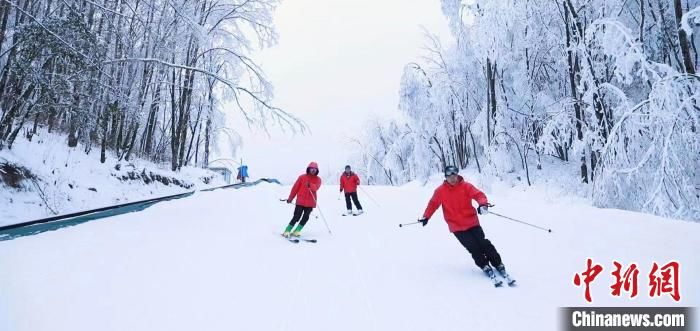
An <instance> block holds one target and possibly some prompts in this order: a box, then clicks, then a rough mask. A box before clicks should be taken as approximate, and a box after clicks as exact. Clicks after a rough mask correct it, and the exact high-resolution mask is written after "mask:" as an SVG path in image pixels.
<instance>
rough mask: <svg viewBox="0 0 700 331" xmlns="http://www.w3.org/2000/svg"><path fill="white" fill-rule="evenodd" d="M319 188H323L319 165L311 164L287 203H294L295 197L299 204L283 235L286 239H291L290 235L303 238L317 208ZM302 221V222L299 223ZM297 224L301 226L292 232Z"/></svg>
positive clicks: (295, 186)
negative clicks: (310, 217)
mask: <svg viewBox="0 0 700 331" xmlns="http://www.w3.org/2000/svg"><path fill="white" fill-rule="evenodd" d="M319 188H321V178H320V177H318V164H316V162H311V163H309V166H308V167H306V173H305V174H303V175H301V176H299V178H297V181H296V182H295V183H294V186H292V191H291V192H289V198H287V203H292V200H294V197H295V196H296V198H297V202H296V207H295V208H294V215H293V216H292V220H291V221H290V222H289V225H287V228H286V229H285V230H284V233H283V234H282V235H283V236H284V237H285V238H289V236H290V235H291V236H294V237H299V236H301V229H303V228H304V225H306V222H307V221H308V220H309V215H311V211H312V210H313V209H314V208H315V207H316V191H318V189H319ZM300 219H301V221H300V222H299V220H300ZM297 222H299V225H297V227H296V229H294V231H292V228H293V227H294V224H296V223H297Z"/></svg>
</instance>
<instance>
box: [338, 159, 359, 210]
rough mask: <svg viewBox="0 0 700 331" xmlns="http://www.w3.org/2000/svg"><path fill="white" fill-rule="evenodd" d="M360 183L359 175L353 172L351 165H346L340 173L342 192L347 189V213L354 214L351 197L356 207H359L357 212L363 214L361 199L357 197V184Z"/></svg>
mask: <svg viewBox="0 0 700 331" xmlns="http://www.w3.org/2000/svg"><path fill="white" fill-rule="evenodd" d="M358 185H360V177H358V176H357V175H356V174H355V173H354V172H352V170H351V168H350V166H349V165H346V166H345V171H344V172H343V174H342V175H340V192H343V191H345V207H347V209H348V211H347V213H345V214H343V216H345V215H351V214H352V205H351V204H350V198H352V202H354V203H355V208H357V214H355V215H361V214H362V205H361V204H360V200H359V199H357V186H358Z"/></svg>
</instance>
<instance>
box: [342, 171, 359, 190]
mask: <svg viewBox="0 0 700 331" xmlns="http://www.w3.org/2000/svg"><path fill="white" fill-rule="evenodd" d="M357 185H360V177H357V175H356V174H355V173H354V172H350V175H346V174H345V172H343V174H342V175H340V190H341V191H345V193H353V192H357Z"/></svg>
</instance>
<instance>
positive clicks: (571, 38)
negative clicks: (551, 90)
mask: <svg viewBox="0 0 700 331" xmlns="http://www.w3.org/2000/svg"><path fill="white" fill-rule="evenodd" d="M569 5H570V3H568V1H565V2H564V13H565V14H564V22H565V24H566V48H567V49H568V51H567V61H568V69H569V87H570V88H571V98H572V99H573V102H574V116H575V118H576V136H577V138H578V140H579V141H580V140H583V121H584V119H583V110H582V109H581V103H580V101H581V100H580V97H579V93H578V86H577V84H578V80H577V79H578V78H577V77H578V76H579V75H580V71H581V67H580V65H579V59H578V55H577V54H575V53H574V51H573V50H572V47H573V45H574V44H577V43H578V37H577V34H576V32H575V31H572V30H573V29H574V24H576V23H574V22H573V21H572V20H573V16H574V15H573V13H571V12H570V7H569ZM581 180H582V181H583V182H584V183H588V168H587V165H586V156H585V152H584V153H583V155H582V156H581Z"/></svg>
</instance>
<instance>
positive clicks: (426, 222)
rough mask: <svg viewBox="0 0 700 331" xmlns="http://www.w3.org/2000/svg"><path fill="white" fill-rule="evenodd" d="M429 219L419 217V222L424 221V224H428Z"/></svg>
mask: <svg viewBox="0 0 700 331" xmlns="http://www.w3.org/2000/svg"><path fill="white" fill-rule="evenodd" d="M428 220H429V219H428V218H425V217H423V218H421V219H419V220H418V222H421V223H423V226H426V225H428Z"/></svg>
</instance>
